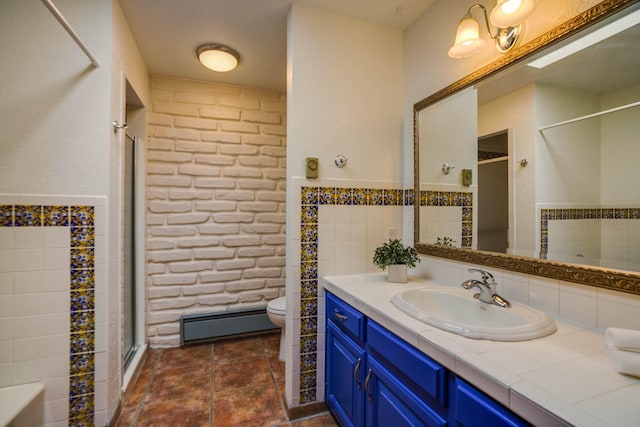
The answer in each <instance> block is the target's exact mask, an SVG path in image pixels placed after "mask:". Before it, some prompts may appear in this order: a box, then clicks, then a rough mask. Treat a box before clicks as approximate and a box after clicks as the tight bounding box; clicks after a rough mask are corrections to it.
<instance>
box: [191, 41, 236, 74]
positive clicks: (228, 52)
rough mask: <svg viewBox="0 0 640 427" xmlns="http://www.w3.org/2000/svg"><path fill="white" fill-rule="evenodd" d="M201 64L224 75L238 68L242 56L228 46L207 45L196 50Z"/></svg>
mask: <svg viewBox="0 0 640 427" xmlns="http://www.w3.org/2000/svg"><path fill="white" fill-rule="evenodd" d="M196 55H197V56H198V59H199V60H200V63H202V65H204V66H205V67H207V68H208V69H210V70H213V71H217V72H220V73H224V72H227V71H231V70H233V69H234V68H236V67H237V66H238V62H240V55H238V52H236V51H235V50H233V49H231V48H230V47H228V46H224V45H221V44H205V45H202V46H200V47H199V48H198V49H196Z"/></svg>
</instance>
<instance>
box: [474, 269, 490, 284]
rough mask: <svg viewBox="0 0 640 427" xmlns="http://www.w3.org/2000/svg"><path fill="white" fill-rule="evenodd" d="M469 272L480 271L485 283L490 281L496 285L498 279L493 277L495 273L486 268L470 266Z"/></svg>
mask: <svg viewBox="0 0 640 427" xmlns="http://www.w3.org/2000/svg"><path fill="white" fill-rule="evenodd" d="M468 271H469V273H480V274H481V275H482V280H483V281H484V282H485V283H488V284H490V285H495V283H496V279H494V278H493V274H491V273H489V272H488V271H485V270H481V269H479V268H470V269H469V270H468Z"/></svg>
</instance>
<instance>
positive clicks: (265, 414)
mask: <svg viewBox="0 0 640 427" xmlns="http://www.w3.org/2000/svg"><path fill="white" fill-rule="evenodd" d="M279 339H280V335H279V334H270V335H262V336H258V337H250V338H239V339H234V340H228V341H220V342H216V343H214V344H207V345H199V346H193V347H186V348H170V349H163V350H150V352H149V355H148V357H147V360H146V362H145V364H144V366H143V368H142V370H141V372H140V375H139V377H138V379H137V381H136V383H135V385H134V386H133V388H132V390H131V392H130V393H129V395H128V396H125V398H124V402H123V406H122V410H121V412H120V417H119V418H118V420H117V422H116V426H118V427H120V426H159V427H160V426H162V427H165V426H169V427H173V426H208V427H224V426H242V427H250V426H256V427H258V426H295V427H321V426H322V427H324V426H327V427H328V426H337V423H336V422H335V420H334V418H333V417H332V416H331V414H329V413H328V412H325V413H323V414H319V415H316V416H313V417H308V418H305V419H301V420H296V421H293V422H289V420H288V419H287V416H286V413H285V411H284V402H283V399H284V397H283V395H284V363H282V362H280V361H279V360H278V350H279Z"/></svg>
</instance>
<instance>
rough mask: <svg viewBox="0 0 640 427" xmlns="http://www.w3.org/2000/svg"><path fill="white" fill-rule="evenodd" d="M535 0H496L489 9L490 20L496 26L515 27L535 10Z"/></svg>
mask: <svg viewBox="0 0 640 427" xmlns="http://www.w3.org/2000/svg"><path fill="white" fill-rule="evenodd" d="M535 8H536V1H535V0H498V4H497V5H496V7H495V8H493V10H492V11H491V17H490V21H491V23H492V24H493V25H494V26H496V27H501V28H505V27H515V26H517V25H519V24H520V23H522V22H523V21H524V20H525V19H527V18H528V17H529V16H530V15H531V14H532V13H533V11H534V10H535Z"/></svg>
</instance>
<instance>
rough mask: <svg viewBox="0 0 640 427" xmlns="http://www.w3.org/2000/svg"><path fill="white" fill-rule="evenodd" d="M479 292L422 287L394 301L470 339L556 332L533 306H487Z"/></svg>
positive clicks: (528, 336) (509, 338)
mask: <svg viewBox="0 0 640 427" xmlns="http://www.w3.org/2000/svg"><path fill="white" fill-rule="evenodd" d="M474 293H475V292H473V291H468V290H465V289H457V288H451V289H449V288H419V289H410V290H406V291H403V292H400V293H399V294H396V295H395V296H394V297H393V298H392V299H391V302H392V303H393V305H395V306H396V307H398V308H399V309H400V310H402V311H403V312H405V313H407V314H408V315H410V316H412V317H415V318H416V319H418V320H421V321H423V322H425V323H427V324H429V325H431V326H435V327H436V328H440V329H443V330H445V331H449V332H453V333H455V334H458V335H462V336H464V337H467V338H475V339H487V340H494V341H525V340H531V339H535V338H541V337H544V336H547V335H550V334H552V333H554V332H555V331H556V324H555V322H554V321H553V319H552V318H551V317H549V316H547V315H546V314H545V313H543V312H541V311H539V310H536V309H533V308H531V307H529V306H526V305H523V304H518V303H513V302H512V303H511V308H502V307H498V306H497V305H492V304H487V303H484V302H482V301H479V300H477V299H475V298H474V297H473V294H474Z"/></svg>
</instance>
